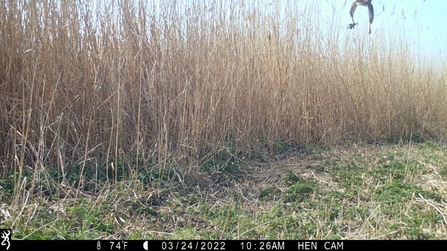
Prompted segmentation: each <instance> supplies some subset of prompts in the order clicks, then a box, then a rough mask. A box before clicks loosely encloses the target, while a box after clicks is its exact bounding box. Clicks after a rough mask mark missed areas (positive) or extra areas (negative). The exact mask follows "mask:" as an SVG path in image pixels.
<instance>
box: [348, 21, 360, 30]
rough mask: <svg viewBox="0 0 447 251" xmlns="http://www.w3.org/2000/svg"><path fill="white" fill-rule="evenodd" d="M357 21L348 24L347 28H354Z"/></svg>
mask: <svg viewBox="0 0 447 251" xmlns="http://www.w3.org/2000/svg"><path fill="white" fill-rule="evenodd" d="M357 24H358V23H352V24H349V25H348V29H351V30H352V29H354V27H355V26H356V25H357Z"/></svg>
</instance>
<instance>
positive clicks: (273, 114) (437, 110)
mask: <svg viewBox="0 0 447 251" xmlns="http://www.w3.org/2000/svg"><path fill="white" fill-rule="evenodd" d="M98 2H99V3H102V4H105V2H101V1H98ZM144 2H145V1H140V2H138V3H136V4H135V5H132V4H131V3H129V1H123V2H122V3H115V2H113V3H112V4H110V5H107V6H105V7H104V6H102V7H101V6H100V5H98V6H96V7H95V5H94V3H89V2H88V1H85V2H83V1H64V2H60V1H42V2H41V1H33V0H30V1H12V0H11V1H4V3H2V4H1V6H0V20H1V27H0V28H1V32H0V44H1V46H0V69H1V70H0V80H1V90H0V116H1V119H0V133H1V143H0V156H1V163H2V167H3V172H4V173H5V172H7V171H8V170H13V169H14V170H18V169H19V170H20V172H22V168H23V167H24V166H27V165H28V166H30V167H32V168H34V170H37V169H39V168H41V167H58V168H59V169H61V170H62V171H63V168H65V169H66V168H69V167H73V166H76V165H81V166H82V168H83V170H84V168H90V167H102V168H104V167H111V165H112V164H113V163H115V164H114V165H115V166H116V165H117V164H116V163H117V161H118V160H119V159H121V160H122V159H124V160H125V161H128V163H130V161H131V160H132V161H133V160H135V159H136V160H135V161H133V163H134V164H132V165H131V166H132V168H135V169H138V168H139V165H146V164H145V161H147V160H148V159H150V158H155V159H158V160H161V161H163V160H166V159H167V158H171V157H172V158H174V157H173V156H177V158H178V159H179V160H181V159H197V158H200V156H203V155H204V154H206V153H209V152H210V151H218V150H219V149H221V148H222V147H225V146H229V145H231V146H232V147H235V148H236V149H240V150H242V151H244V152H249V151H252V150H255V149H257V148H258V147H261V146H264V145H265V144H267V145H269V144H271V143H275V142H278V141H287V142H290V143H291V144H296V145H299V144H337V143H343V142H346V141H347V140H375V139H378V138H379V139H387V140H395V139H403V138H410V137H414V136H417V137H432V138H437V139H439V138H444V137H445V136H446V132H447V130H446V129H447V128H446V122H447V99H446V97H447V88H446V87H447V86H446V85H447V83H446V68H445V66H444V65H436V64H434V63H426V62H423V61H415V60H414V59H413V57H412V54H411V53H410V48H408V47H405V46H402V47H401V46H390V45H387V44H384V43H381V42H380V41H381V37H380V36H381V35H380V33H378V34H374V35H373V36H376V41H373V40H372V39H370V38H367V37H365V36H362V37H359V38H357V39H356V40H355V41H353V40H352V39H351V38H349V37H346V38H343V37H341V35H338V31H339V29H340V28H338V29H337V28H336V29H334V31H333V33H332V34H331V36H330V38H327V37H324V36H323V35H322V33H321V31H320V26H319V22H323V21H321V20H313V19H312V18H311V16H313V14H312V13H297V15H296V16H294V15H292V14H293V12H294V11H295V10H296V11H298V10H297V7H296V6H291V7H290V12H287V13H288V14H287V13H286V14H287V17H286V20H287V22H282V23H280V22H279V21H278V20H279V12H277V13H276V14H275V13H273V14H269V15H267V14H261V12H260V11H256V7H259V6H260V5H261V4H259V3H258V5H259V6H248V5H242V4H239V5H238V8H234V9H225V8H224V7H223V6H222V4H219V1H216V2H214V7H213V8H209V9H208V7H209V6H204V5H203V4H202V2H200V1H190V3H189V4H187V5H186V6H183V7H181V6H178V5H177V4H176V3H174V2H170V1H167V2H166V3H160V4H161V7H160V8H159V9H158V11H159V13H158V14H155V12H154V11H155V9H156V7H157V6H156V3H155V2H154V3H153V4H147V3H144ZM211 2H212V1H211ZM255 5H256V4H255ZM309 8H310V9H311V10H312V9H313V8H315V6H310V7H309ZM230 12H232V14H231V15H230ZM337 25H338V24H337ZM382 36H384V35H382ZM398 38H399V36H398ZM402 39H403V38H402ZM384 40H385V39H384ZM340 41H342V42H340ZM401 42H402V41H401ZM340 43H342V44H340ZM400 44H405V43H400ZM340 48H342V49H340ZM129 167H130V166H129ZM115 169H117V168H115ZM19 180H20V178H19Z"/></svg>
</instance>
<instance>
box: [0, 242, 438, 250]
mask: <svg viewBox="0 0 447 251" xmlns="http://www.w3.org/2000/svg"><path fill="white" fill-rule="evenodd" d="M7 244H9V245H7ZM65 249H71V250H81V251H106V250H111V251H112V250H113V251H115V250H119V251H126V250H131V251H147V250H154V251H196V250H197V251H199V250H200V251H209V250H214V251H219V250H220V251H224V250H232V251H233V250H235V251H237V250H240V251H268V250H364V249H373V250H374V249H376V250H377V249H386V250H423V249H427V250H447V241H444V240H435V241H429V240H405V241H399V240H269V241H263V240H164V241H161V240H9V242H8V243H7V242H6V241H4V242H2V245H1V246H0V251H1V250H57V251H60V250H65Z"/></svg>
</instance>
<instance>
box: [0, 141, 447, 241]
mask: <svg viewBox="0 0 447 251" xmlns="http://www.w3.org/2000/svg"><path fill="white" fill-rule="evenodd" d="M227 160H230V161H227ZM446 163H447V147H446V146H445V145H437V144H435V143H433V142H427V143H420V144H404V145H397V144H394V145H388V144H383V145H367V144H365V145H351V146H349V147H334V148H329V147H318V148H301V149H292V148H290V149H289V148H287V149H283V150H282V151H280V152H277V154H275V155H274V156H267V155H263V157H262V158H261V157H259V158H256V159H251V160H245V159H238V158H237V157H234V156H233V157H232V158H231V159H222V160H221V161H220V162H213V163H211V162H210V163H203V164H202V165H201V166H200V167H199V169H200V171H199V173H200V174H199V175H198V176H190V177H188V176H184V177H178V176H176V175H175V174H174V173H175V172H172V175H171V176H170V175H166V176H165V177H164V178H161V177H159V178H153V179H152V180H151V181H150V182H146V181H148V179H145V178H144V177H140V179H137V180H136V181H132V182H130V181H127V182H124V181H123V182H120V183H118V184H117V185H116V186H110V185H107V184H104V185H100V186H99V187H98V190H97V192H92V193H90V194H83V193H77V191H76V190H75V189H73V190H72V191H70V188H68V187H60V188H59V189H58V193H59V197H58V198H55V197H54V196H55V195H53V196H51V195H46V196H45V195H44V194H42V195H41V196H37V197H33V198H31V197H27V196H28V195H29V194H26V193H24V194H23V196H22V197H21V200H22V201H21V202H22V203H20V204H19V205H17V208H13V207H12V206H9V205H8V204H5V202H6V203H8V201H9V199H8V198H11V197H9V195H10V194H12V193H13V187H12V186H11V185H10V184H9V183H8V182H9V179H5V178H2V179H0V186H1V187H2V189H1V195H0V197H1V198H2V202H3V204H2V206H1V213H0V223H1V224H0V226H1V227H11V228H13V229H14V238H17V239H95V238H107V239H222V238H226V239H258V238H260V239H443V238H445V236H446V235H447V181H446V180H447V165H446Z"/></svg>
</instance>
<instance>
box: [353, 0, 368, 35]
mask: <svg viewBox="0 0 447 251" xmlns="http://www.w3.org/2000/svg"><path fill="white" fill-rule="evenodd" d="M371 1H372V0H355V1H354V2H353V3H352V5H351V11H350V12H349V14H351V18H352V23H351V24H349V25H348V28H349V29H353V28H354V27H355V26H356V25H357V24H358V23H356V22H354V12H355V9H357V6H358V5H362V6H366V7H368V14H369V25H368V33H369V34H370V33H371V24H372V22H373V20H374V8H373V6H372V4H371Z"/></svg>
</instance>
